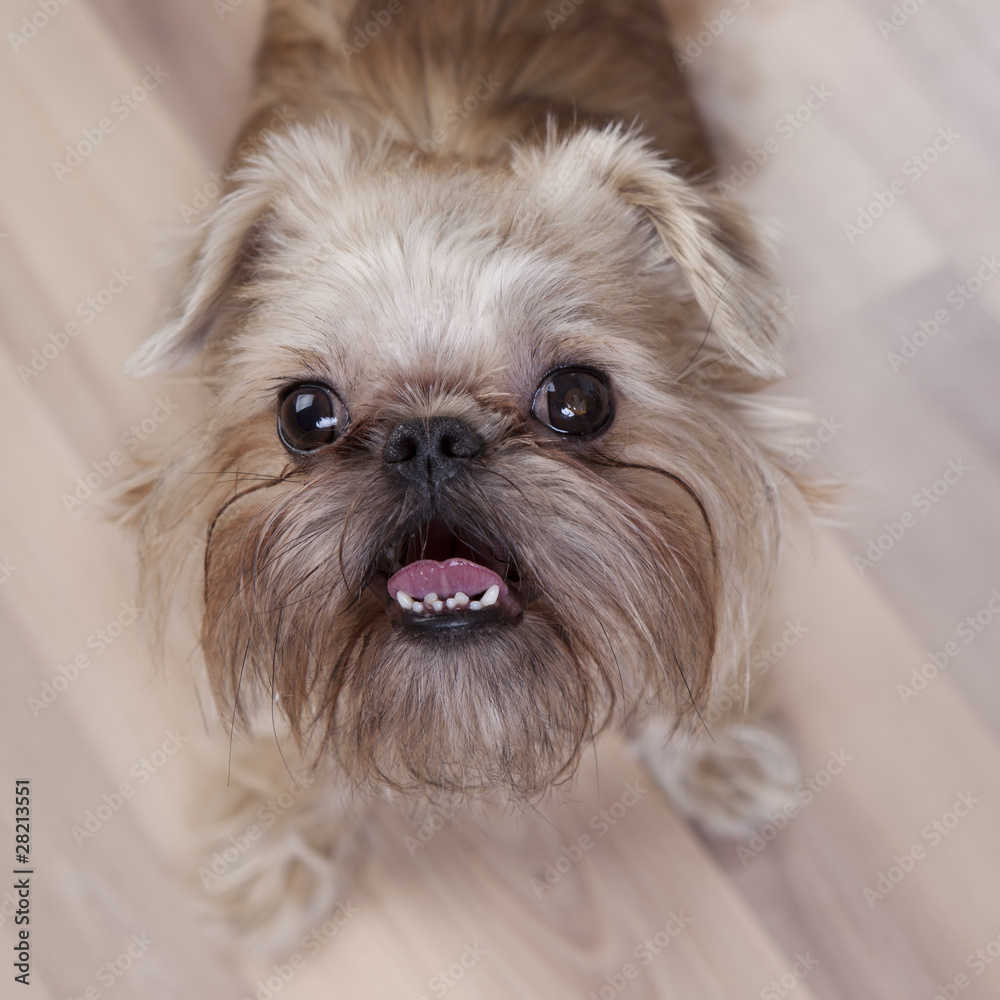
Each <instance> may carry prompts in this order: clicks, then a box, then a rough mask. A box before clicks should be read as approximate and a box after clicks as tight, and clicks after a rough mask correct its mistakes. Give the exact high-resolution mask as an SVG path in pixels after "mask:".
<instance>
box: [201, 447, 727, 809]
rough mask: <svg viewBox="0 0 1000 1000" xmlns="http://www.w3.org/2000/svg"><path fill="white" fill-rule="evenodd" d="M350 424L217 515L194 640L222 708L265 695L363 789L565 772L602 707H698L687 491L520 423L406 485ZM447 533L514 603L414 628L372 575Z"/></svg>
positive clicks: (708, 617) (602, 714)
mask: <svg viewBox="0 0 1000 1000" xmlns="http://www.w3.org/2000/svg"><path fill="white" fill-rule="evenodd" d="M359 437H360V435H355V437H354V441H353V443H352V445H351V446H350V447H345V448H342V449H340V448H338V447H337V446H335V447H334V449H332V451H331V454H330V455H328V456H326V457H325V460H324V459H321V460H318V461H316V462H315V463H312V464H311V465H310V467H309V468H308V469H303V468H296V469H295V470H292V471H288V472H286V473H285V474H282V475H280V476H275V477H274V478H273V479H267V478H265V479H258V480H255V481H253V482H252V483H249V484H247V485H246V486H245V487H244V488H243V489H241V490H239V491H238V492H237V493H236V494H235V495H234V496H232V497H230V498H229V499H228V500H227V501H226V503H225V504H224V505H223V506H222V507H221V508H220V510H219V512H218V514H217V516H216V518H215V521H214V524H213V526H212V530H211V533H210V537H209V542H208V546H207V551H206V561H205V565H206V576H205V595H206V608H205V616H204V624H203V636H202V645H203V648H204V651H205V655H206V658H207V661H208V664H209V667H210V672H211V675H212V678H213V683H214V685H215V687H216V693H217V695H218V696H219V697H220V699H221V700H222V701H223V703H225V704H228V705H234V706H239V708H238V709H237V711H238V712H240V713H249V707H248V706H249V705H251V704H252V703H253V701H254V700H255V699H257V700H259V702H261V703H263V704H266V702H267V701H270V703H271V706H272V710H273V711H275V712H276V713H278V714H280V716H281V717H283V718H284V719H285V720H287V722H288V724H289V726H290V728H291V730H292V732H293V733H294V734H295V736H296V737H297V738H298V739H299V740H300V741H302V742H303V743H304V744H306V745H309V746H312V747H313V748H315V750H316V751H317V752H318V753H319V754H325V753H330V754H332V755H333V756H334V757H335V758H336V760H337V762H338V764H339V765H340V767H341V768H342V769H343V771H344V772H345V774H346V775H347V776H348V777H349V778H350V779H352V780H353V781H355V782H356V783H358V784H369V783H377V784H387V785H390V786H392V787H395V788H399V789H404V790H420V791H424V792H427V791H434V790H440V791H441V792H445V793H466V794H468V793H477V792H481V791H484V790H486V789H494V790H498V791H500V792H501V793H502V794H504V795H506V796H509V797H512V798H516V799H524V798H531V797H533V796H535V795H537V794H538V793H540V792H541V791H543V790H544V789H545V788H546V787H548V786H549V785H551V784H553V783H556V782H558V781H559V780H561V779H564V778H568V777H569V776H570V775H571V774H572V773H573V771H574V769H575V766H576V763H577V761H578V759H579V756H580V754H581V752H582V749H583V747H584V746H585V745H586V744H587V743H588V742H589V740H590V739H592V737H593V736H594V735H596V733H597V732H598V731H600V729H601V728H603V727H604V726H605V725H606V724H607V722H608V721H609V720H611V719H612V718H616V719H617V720H618V721H619V722H621V723H624V724H625V725H626V726H627V725H628V724H629V721H630V720H633V719H636V718H639V717H641V716H642V715H644V714H646V713H647V712H648V711H650V710H651V709H653V708H655V707H660V708H661V709H662V706H663V705H664V704H669V705H671V706H674V707H675V711H676V713H677V716H678V717H679V718H680V719H681V720H683V718H684V717H685V716H686V715H688V714H694V713H696V712H697V710H698V708H699V707H700V706H702V705H703V704H704V699H705V697H706V693H707V690H708V685H709V674H710V664H711V660H712V651H713V646H714V641H715V620H714V607H715V601H716V580H715V569H714V561H713V558H712V552H711V548H712V540H711V538H710V535H709V530H708V525H707V522H706V520H705V517H704V513H703V510H702V508H701V505H700V502H699V501H698V500H697V499H696V498H695V497H694V495H693V494H692V493H691V491H690V489H689V488H688V487H687V486H686V485H685V484H682V483H680V482H679V481H678V480H677V479H676V478H675V477H674V476H672V475H671V474H669V473H668V472H667V471H666V470H657V469H652V468H648V467H643V468H623V467H621V465H622V463H619V462H616V461H614V460H611V459H604V460H602V459H601V458H600V457H599V456H597V455H592V456H591V457H590V459H589V460H588V461H587V462H583V461H580V460H578V459H575V458H573V457H571V456H569V455H567V454H566V453H565V452H563V451H561V450H560V449H558V448H553V447H546V445H545V444H544V443H542V442H539V441H537V440H536V439H533V438H531V437H528V436H527V435H524V434H517V433H513V434H508V435H506V436H502V437H501V438H500V439H499V440H498V441H496V442H494V443H493V444H492V445H491V446H490V447H489V449H488V454H486V455H484V456H483V457H482V459H481V460H479V459H477V460H476V461H475V462H473V463H472V464H471V466H470V468H469V469H468V470H467V471H466V472H465V474H463V475H461V476H459V477H457V478H456V479H454V480H452V481H450V482H448V483H446V484H444V486H443V487H441V488H440V489H438V490H437V491H436V492H435V494H434V495H433V497H431V498H420V499H418V498H416V497H414V496H413V494H412V491H411V493H410V494H408V493H407V491H406V489H405V488H404V487H403V486H402V485H400V484H397V483H395V482H394V481H392V478H391V476H387V474H386V472H385V470H384V469H383V468H382V467H381V463H380V462H376V461H375V460H373V458H372V457H371V453H370V451H369V450H368V449H366V448H364V447H359V445H358V441H359ZM324 462H325V464H324ZM429 530H430V531H431V533H432V534H433V536H434V540H433V542H431V543H430V544H432V545H435V546H437V547H438V548H437V550H436V551H427V550H426V545H427V544H428V543H427V533H428V531H429ZM449 539H454V542H453V544H456V545H459V546H461V547H462V548H461V549H460V550H459V551H466V552H470V551H471V552H472V553H474V554H476V556H477V558H478V560H479V561H480V562H483V563H485V564H487V565H492V566H493V567H494V568H495V569H496V570H497V571H498V572H499V573H500V574H502V577H503V578H505V579H506V582H507V586H508V588H509V595H508V598H507V600H505V601H504V602H502V606H501V607H498V608H494V609H490V612H491V613H490V614H485V615H484V614H483V613H482V612H478V613H477V615H479V616H481V617H479V618H476V619H475V620H472V621H470V623H468V624H465V623H463V624H462V625H461V626H460V627H447V628H435V627H428V624H427V622H419V621H414V620H413V619H412V616H406V615H403V614H401V611H400V608H399V606H398V604H396V602H395V601H393V600H392V599H391V598H390V597H389V594H388V592H387V589H386V576H387V571H388V569H390V568H391V562H392V560H393V559H398V558H400V557H402V559H404V560H405V559H407V553H409V554H410V555H411V556H412V555H413V554H415V553H417V554H421V555H427V556H431V557H439V558H445V557H447V556H448V555H450V554H452V553H451V552H448V551H445V550H444V549H443V548H442V546H444V547H447V545H448V544H449ZM453 551H454V550H453ZM470 618H471V616H470Z"/></svg>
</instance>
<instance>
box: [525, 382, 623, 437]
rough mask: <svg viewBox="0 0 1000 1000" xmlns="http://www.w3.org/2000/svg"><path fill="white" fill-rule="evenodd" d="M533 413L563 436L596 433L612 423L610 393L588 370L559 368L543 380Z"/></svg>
mask: <svg viewBox="0 0 1000 1000" xmlns="http://www.w3.org/2000/svg"><path fill="white" fill-rule="evenodd" d="M531 412H532V413H533V414H534V415H535V417H536V418H537V419H538V420H540V421H541V422H542V423H543V424H545V425H546V426H547V427H551V428H552V430H554V431H558V432H559V433H560V434H577V435H584V434H596V433H597V432H598V431H601V430H603V429H604V428H605V427H606V426H607V425H608V423H609V422H610V421H611V416H612V405H611V390H610V389H609V388H608V384H607V382H606V381H605V380H604V377H603V376H602V375H599V374H598V373H597V372H594V371H590V370H588V369H586V368H560V369H558V370H557V371H554V372H550V373H549V374H548V375H546V376H545V378H543V379H542V383H541V385H539V387H538V389H537V390H536V391H535V398H534V400H533V401H532V403H531Z"/></svg>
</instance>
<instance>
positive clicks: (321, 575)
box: [137, 126, 776, 797]
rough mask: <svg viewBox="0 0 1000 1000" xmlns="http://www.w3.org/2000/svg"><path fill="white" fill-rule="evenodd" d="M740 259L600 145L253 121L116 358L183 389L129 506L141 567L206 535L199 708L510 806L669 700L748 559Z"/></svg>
mask: <svg viewBox="0 0 1000 1000" xmlns="http://www.w3.org/2000/svg"><path fill="white" fill-rule="evenodd" d="M758 253H759V251H758V248H757V246H756V244H755V243H754V242H753V239H752V237H751V236H750V234H749V232H748V231H747V230H746V228H745V227H744V226H743V224H742V223H741V222H740V218H739V216H738V215H737V214H735V213H733V212H732V211H731V210H730V209H727V208H726V207H725V206H724V205H722V204H720V203H715V202H713V201H711V200H710V199H708V198H707V197H706V196H704V195H703V194H700V193H699V192H697V191H696V190H695V189H694V188H691V187H689V186H688V185H687V184H685V183H684V182H682V181H680V180H678V179H677V178H676V177H675V176H674V175H673V174H672V173H670V171H669V170H668V169H667V168H666V167H665V166H664V165H663V164H662V163H659V162H658V161H657V160H656V159H655V158H654V157H653V156H652V155H651V154H650V153H649V152H648V151H646V150H645V149H644V147H643V146H642V145H641V143H639V142H638V141H637V140H635V139H634V138H631V137H629V136H627V135H623V134H621V133H620V132H616V131H613V130H611V131H606V132H601V133H598V132H583V133H581V134H579V135H578V136H576V137H575V138H573V139H570V140H566V141H562V142H558V141H555V140H550V142H549V143H548V145H547V146H546V147H544V148H538V149H534V150H530V151H521V152H519V153H515V154H513V158H512V161H511V163H510V164H505V165H503V166H502V167H483V168H481V169H480V168H476V169H472V168H465V169H461V170H459V169H457V168H452V167H449V166H447V165H441V164H425V165H419V164H418V165H413V166H410V167H408V168H401V167H400V166H398V165H394V163H393V158H392V151H391V150H374V151H372V150H369V151H368V152H367V153H364V154H362V153H360V152H358V151H357V150H356V149H355V148H354V146H353V145H352V143H351V141H350V139H349V138H348V137H347V136H345V135H344V134H343V133H342V132H340V131H338V130H336V129H334V128H333V127H330V126H328V127H326V128H318V127H313V128H302V127H297V128H294V129H292V130H291V131H290V133H289V134H288V135H285V136H283V137H280V138H275V139H273V140H272V141H271V142H270V143H269V144H268V145H267V146H265V148H264V149H263V150H262V151H261V152H259V153H258V154H257V155H256V156H254V157H253V158H251V160H250V161H249V162H248V163H247V165H246V166H245V167H244V168H243V169H242V171H241V172H240V173H239V174H238V175H237V177H236V178H235V180H234V186H233V187H232V189H231V191H230V193H229V194H228V195H227V196H226V197H225V198H224V199H223V201H222V203H221V204H220V205H219V206H218V208H217V209H216V210H215V211H214V212H213V214H212V215H211V216H210V217H209V218H208V219H207V220H206V222H205V224H204V225H203V227H202V229H201V230H200V232H199V234H198V237H197V244H196V246H195V248H194V250H193V252H192V254H191V257H190V259H189V261H188V263H187V267H188V276H187V282H186V285H185V288H184V291H183V293H182V294H181V295H180V297H179V300H178V303H177V306H176V310H175V314H174V316H173V317H172V319H171V322H170V323H169V324H167V326H166V328H165V329H164V331H163V332H162V333H161V334H159V335H158V336H157V337H156V338H154V339H153V340H152V341H151V342H150V344H149V345H148V346H147V348H146V349H145V351H144V352H143V354H142V355H140V358H139V362H138V366H137V367H139V368H141V369H144V370H157V369H162V368H165V367H170V366H172V365H174V364H176V363H177V362H178V361H181V360H184V359H187V358H190V357H192V356H194V355H195V354H196V353H197V352H201V356H202V359H203V364H204V366H205V369H206V372H207V376H208V377H207V382H208V385H209V386H210V389H211V400H210V403H209V418H208V421H207V424H206V426H205V428H204V432H203V436H202V438H201V439H200V442H199V443H198V444H197V445H196V446H193V447H192V446H191V444H190V442H186V443H185V448H186V451H185V452H184V454H182V455H179V456H178V457H176V458H175V459H173V460H171V461H168V462H166V463H165V464H164V465H163V467H162V468H160V469H158V470H157V472H156V475H155V478H154V479H152V480H151V481H150V483H149V486H148V488H147V490H146V491H145V492H144V493H143V495H142V498H141V500H140V501H139V503H138V507H137V510H138V518H139V521H140V524H141V527H142V531H143V535H144V540H145V546H146V550H147V562H148V563H149V564H150V565H151V566H152V573H153V574H154V575H156V574H161V578H162V577H167V576H169V575H170V571H169V570H168V569H166V568H165V567H167V566H168V565H170V562H171V558H172V555H173V554H174V553H176V552H177V551H178V550H180V549H181V548H183V546H181V545H180V544H179V542H178V538H179V537H180V536H181V534H182V533H183V532H185V531H191V532H195V533H197V534H199V535H200V536H201V538H202V539H203V541H204V548H203V552H204V563H203V565H204V579H203V586H204V615H203V626H202V647H203V650H204V654H205V657H206V661H207V664H208V667H209V670H210V674H211V677H212V680H213V683H214V685H215V690H216V694H217V696H218V697H219V699H220V700H221V701H222V702H224V703H226V704H229V705H232V704H233V702H234V701H235V702H236V703H237V704H238V705H239V707H240V709H241V714H243V715H244V716H245V717H249V716H250V715H252V714H253V712H254V711H256V710H259V709H260V708H261V707H262V706H263V707H264V708H265V709H267V708H268V706H270V708H271V710H273V711H275V712H276V713H277V714H280V716H282V717H283V718H284V719H285V720H287V722H288V723H289V725H290V727H291V729H292V731H293V732H294V733H295V734H296V735H297V736H298V737H300V738H301V739H302V740H303V741H304V742H306V743H307V744H309V745H311V746H313V747H314V748H316V749H317V750H321V751H323V752H328V753H330V754H332V755H333V756H334V757H336V759H337V760H338V762H339V764H340V765H341V767H342V768H343V769H344V770H345V771H346V772H347V773H348V775H350V776H351V777H353V778H354V779H355V780H357V781H359V782H366V781H373V782H376V783H387V784H390V785H393V786H395V787H399V788H405V789H411V788H416V789H421V790H428V789H440V790H444V791H451V792H470V791H479V790H483V789H485V788H495V789H499V790H501V791H502V792H504V793H506V794H508V795H511V796H514V797H530V796H532V795H535V794H537V793H538V792H540V791H541V790H543V789H544V788H545V787H547V786H548V785H550V784H551V783H552V782H554V781H557V780H559V779H560V778H563V777H566V776H568V775H569V774H570V773H572V770H573V768H574V766H575V764H576V762H577V760H578V757H579V754H580V752H581V749H582V747H583V745H584V744H585V742H586V741H587V740H588V739H589V738H591V737H592V736H593V735H594V734H596V732H597V731H598V730H599V729H600V728H601V727H602V726H603V725H604V724H605V723H606V722H607V721H608V720H609V719H611V718H613V717H614V718H617V719H618V720H619V721H621V722H623V723H624V724H625V725H628V724H629V722H630V721H632V720H633V719H635V718H637V717H638V716H640V715H642V714H645V713H647V712H649V711H651V710H654V709H655V710H659V711H666V712H669V713H671V714H672V715H673V716H674V717H675V718H677V719H678V721H680V722H684V721H685V720H687V719H688V718H689V717H691V716H694V715H695V713H696V710H697V709H699V708H701V707H703V706H704V705H705V703H706V700H707V698H708V697H709V695H710V692H711V689H712V682H713V677H714V676H715V675H716V674H717V673H718V671H719V670H720V669H721V668H720V665H719V664H720V660H721V659H725V658H727V657H729V658H732V656H733V653H734V650H739V649H740V648H741V643H745V641H746V638H747V636H746V633H747V631H748V629H750V627H751V626H752V621H751V619H753V617H754V614H755V612H754V610H753V609H754V600H755V598H754V597H753V595H752V594H751V595H750V596H749V597H748V595H747V594H746V593H744V592H743V591H746V590H751V591H759V592H763V591H765V590H766V585H767V582H768V580H769V578H770V573H771V571H772V569H773V562H774V555H775V536H776V504H775V501H774V490H773V486H772V484H771V482H770V479H769V473H768V469H767V463H766V461H765V460H764V459H763V458H762V455H761V452H760V450H759V448H758V447H757V446H756V445H755V444H754V441H753V439H752V435H751V434H750V433H748V432H747V430H746V428H745V427H744V426H743V424H742V421H741V417H740V413H739V409H738V406H739V404H738V403H737V402H734V400H736V399H738V398H739V397H740V396H741V394H745V393H746V391H747V390H748V389H754V388H757V387H759V386H760V385H762V384H763V383H764V382H765V380H766V379H767V377H769V376H770V375H772V374H774V372H775V370H776V362H775V353H774V352H775V346H774V331H773V329H772V328H771V327H770V326H769V325H768V324H767V322H766V321H764V320H763V319H762V317H764V316H765V315H767V295H768V289H767V285H766V282H765V281H764V279H763V278H762V277H761V275H760V274H759V273H758V271H757V269H756V268H757V265H756V263H755V262H756V260H757V259H758V257H757V255H758ZM713 313H714V318H712V321H711V323H709V317H711V316H712V315H713ZM708 362H711V365H710V366H709V367H707V368H706V364H707V363H708ZM696 376H697V377H696ZM747 497H754V498H756V499H755V501H754V502H753V503H749V504H748V503H747V502H746V499H747Z"/></svg>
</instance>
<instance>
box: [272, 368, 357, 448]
mask: <svg viewBox="0 0 1000 1000" xmlns="http://www.w3.org/2000/svg"><path fill="white" fill-rule="evenodd" d="M346 426H347V407H345V406H344V404H343V402H342V401H341V399H340V397H339V396H338V395H337V394H336V393H335V392H334V391H333V390H332V389H328V388H327V387H326V386H325V385H314V384H312V383H306V384H303V385H295V386H292V388H291V389H287V390H286V391H285V394H284V396H283V397H282V399H281V404H280V406H279V407H278V436H279V437H280V438H281V441H282V443H283V444H284V446H285V447H286V448H287V449H288V450H289V451H293V452H295V453H296V454H303V453H305V452H310V451H315V450H316V449H317V448H322V447H323V446H324V445H327V444H331V443H332V442H334V441H335V440H336V439H337V438H338V437H339V436H340V435H341V434H342V433H343V431H344V428H345V427H346Z"/></svg>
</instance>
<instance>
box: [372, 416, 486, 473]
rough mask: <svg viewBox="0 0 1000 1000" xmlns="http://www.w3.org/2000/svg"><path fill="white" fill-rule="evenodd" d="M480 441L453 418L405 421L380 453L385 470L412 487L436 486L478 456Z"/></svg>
mask: <svg viewBox="0 0 1000 1000" xmlns="http://www.w3.org/2000/svg"><path fill="white" fill-rule="evenodd" d="M482 447H483V439H482V438H481V437H480V436H479V435H478V434H477V433H476V432H475V431H474V430H473V429H472V428H471V427H470V426H469V425H468V424H464V423H462V421H461V420H457V419H456V418H455V417H430V418H429V419H427V420H404V421H403V423H401V424H400V425H399V426H398V427H396V428H395V429H394V430H393V431H392V433H391V434H390V435H389V437H388V440H387V441H386V442H385V447H384V448H383V449H382V459H383V461H384V462H385V464H386V467H387V468H389V469H391V470H392V471H393V472H396V473H398V474H399V475H400V476H402V477H403V478H404V479H407V480H409V481H410V482H411V483H416V484H419V485H422V486H427V485H431V486H438V485H440V484H441V483H444V482H447V481H448V480H449V479H451V478H452V477H453V476H457V475H458V474H459V473H460V472H461V471H462V469H463V468H464V466H465V463H466V462H467V461H468V460H469V459H470V458H474V457H475V456H476V455H478V454H479V452H480V450H481V449H482Z"/></svg>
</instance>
